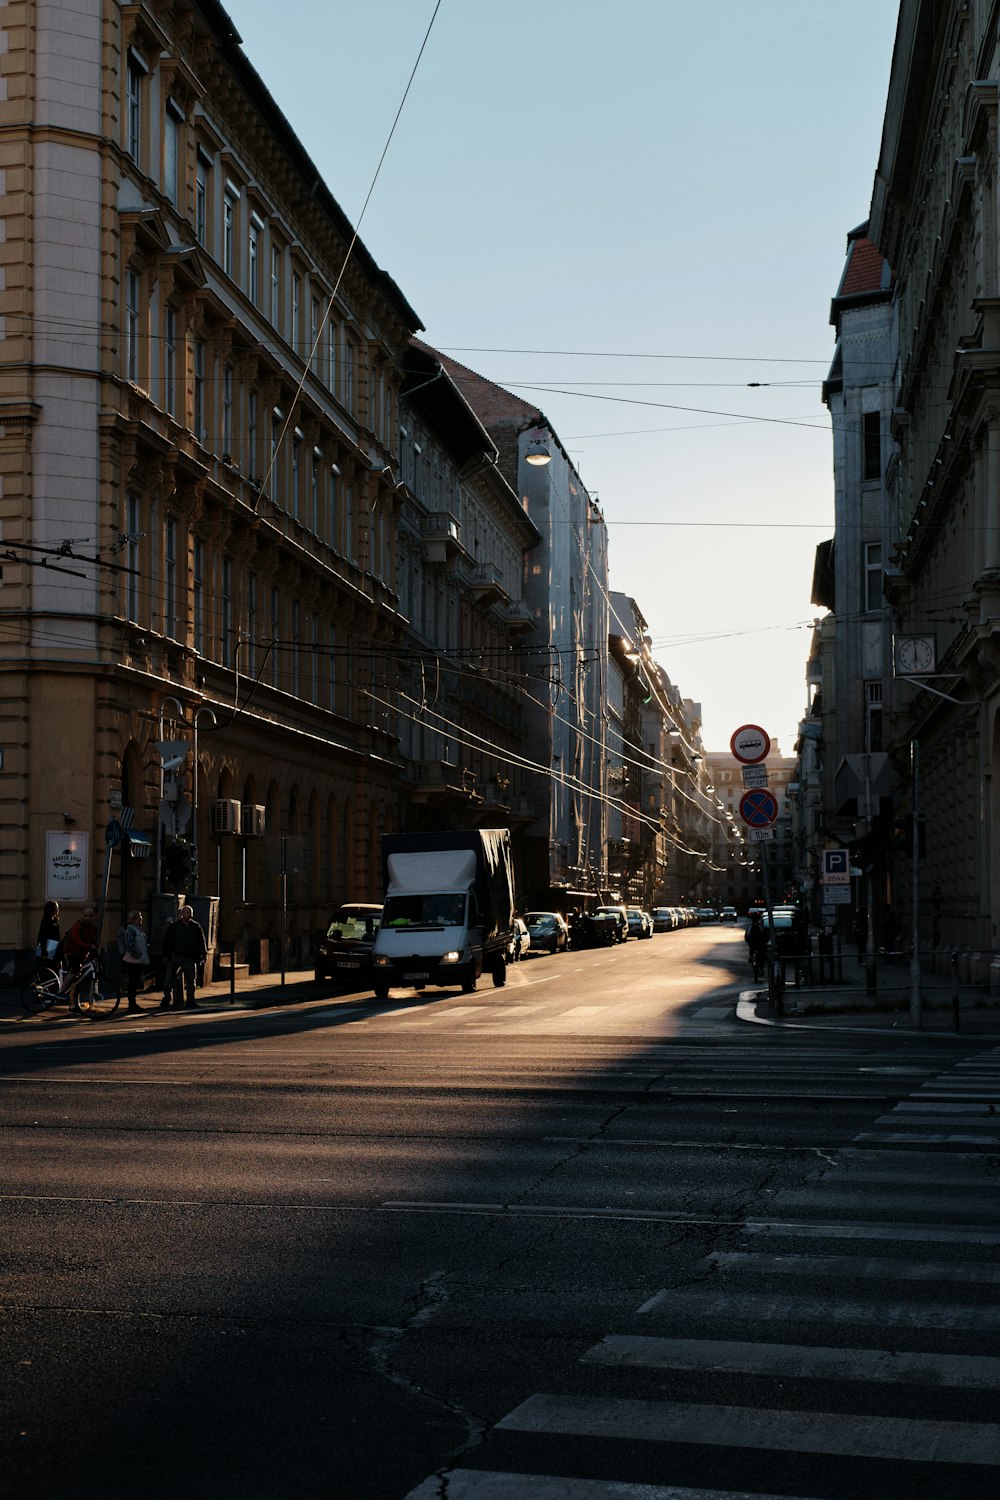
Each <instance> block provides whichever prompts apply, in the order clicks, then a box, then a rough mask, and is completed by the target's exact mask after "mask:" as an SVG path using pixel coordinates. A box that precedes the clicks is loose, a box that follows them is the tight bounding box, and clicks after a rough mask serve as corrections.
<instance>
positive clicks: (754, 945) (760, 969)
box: [744, 911, 767, 979]
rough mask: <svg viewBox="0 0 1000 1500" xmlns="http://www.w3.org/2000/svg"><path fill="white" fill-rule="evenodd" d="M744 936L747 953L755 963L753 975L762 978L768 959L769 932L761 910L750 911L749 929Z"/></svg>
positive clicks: (753, 963) (755, 977)
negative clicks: (761, 916) (762, 919)
mask: <svg viewBox="0 0 1000 1500" xmlns="http://www.w3.org/2000/svg"><path fill="white" fill-rule="evenodd" d="M744 936H745V938H746V944H747V953H748V954H749V956H750V962H751V964H752V965H753V977H754V979H760V978H762V977H763V973H764V964H765V963H766V961H767V933H766V932H765V930H764V924H763V922H762V921H761V919H760V912H759V911H752V912H751V913H750V921H749V922H748V923H747V930H746V932H745V934H744Z"/></svg>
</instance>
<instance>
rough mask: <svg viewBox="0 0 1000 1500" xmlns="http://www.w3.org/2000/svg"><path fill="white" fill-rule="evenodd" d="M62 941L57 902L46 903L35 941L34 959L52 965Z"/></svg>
mask: <svg viewBox="0 0 1000 1500" xmlns="http://www.w3.org/2000/svg"><path fill="white" fill-rule="evenodd" d="M61 941H62V939H61V937H60V933H59V902H58V901H46V903H45V907H44V909H43V911H42V920H41V921H40V922H39V924H38V937H37V938H36V939H35V957H36V958H40V959H43V960H44V959H48V960H49V962H50V963H54V962H55V959H56V955H57V954H58V952H59V945H60V942H61Z"/></svg>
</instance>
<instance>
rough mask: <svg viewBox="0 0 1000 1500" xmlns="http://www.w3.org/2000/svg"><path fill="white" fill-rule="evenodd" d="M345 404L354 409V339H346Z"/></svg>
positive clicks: (348, 408) (351, 409) (350, 409)
mask: <svg viewBox="0 0 1000 1500" xmlns="http://www.w3.org/2000/svg"><path fill="white" fill-rule="evenodd" d="M344 405H345V406H346V407H347V410H348V411H353V410H354V340H353V339H351V338H345V340H344Z"/></svg>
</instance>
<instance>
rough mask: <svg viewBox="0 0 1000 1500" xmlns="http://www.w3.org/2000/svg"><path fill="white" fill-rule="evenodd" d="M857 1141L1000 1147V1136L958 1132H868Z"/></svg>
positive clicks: (856, 1137) (858, 1136) (908, 1144)
mask: <svg viewBox="0 0 1000 1500" xmlns="http://www.w3.org/2000/svg"><path fill="white" fill-rule="evenodd" d="M854 1139H855V1141H881V1142H883V1143H884V1142H886V1141H898V1142H899V1144H900V1145H901V1146H902V1145H907V1146H912V1145H915V1144H917V1142H920V1143H921V1144H923V1145H925V1146H927V1145H935V1146H1000V1135H986V1134H985V1133H984V1134H983V1135H959V1134H958V1132H957V1131H954V1132H952V1133H951V1134H950V1135H945V1134H943V1132H941V1131H932V1130H879V1131H873V1130H866V1131H864V1132H863V1133H862V1134H861V1135H856V1136H855V1137H854Z"/></svg>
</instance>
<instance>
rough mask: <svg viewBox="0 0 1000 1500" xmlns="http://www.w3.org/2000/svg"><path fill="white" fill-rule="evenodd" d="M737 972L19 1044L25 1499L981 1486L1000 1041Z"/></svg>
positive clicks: (735, 937) (14, 1380)
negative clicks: (747, 1007) (900, 1030)
mask: <svg viewBox="0 0 1000 1500" xmlns="http://www.w3.org/2000/svg"><path fill="white" fill-rule="evenodd" d="M745 974H746V966H745V961H744V951H743V944H742V935H741V933H740V932H738V931H736V930H735V929H723V928H704V929H696V930H691V931H687V932H681V933H673V934H663V935H658V936H657V937H655V938H654V939H653V940H652V941H650V942H635V941H631V942H629V943H628V944H627V945H625V946H624V947H620V948H615V949H611V950H600V951H597V952H593V953H584V954H576V953H570V954H567V955H559V956H556V957H547V956H546V957H537V958H531V957H529V958H528V959H527V960H526V961H525V962H523V963H522V964H520V965H518V966H516V968H514V969H513V970H512V971H511V974H510V981H509V983H508V985H507V986H506V987H505V988H504V989H503V990H502V991H495V990H494V989H493V988H492V987H491V986H489V985H487V986H485V987H483V986H481V987H480V989H479V990H478V991H477V992H476V994H474V995H461V994H459V993H457V992H445V991H428V992H426V994H424V995H416V994H415V993H413V992H410V993H407V992H405V991H394V992H393V995H392V996H391V998H390V1000H389V1001H388V1002H387V1003H385V1004H378V1003H377V1002H374V1001H373V1000H372V999H371V997H370V996H365V995H359V996H344V997H336V998H331V997H328V998H322V997H321V998H317V999H316V1000H314V1001H312V1002H310V1003H307V1004H303V1005H296V1006H294V1007H291V1008H284V1009H275V1010H272V1011H263V1012H259V1013H250V1012H240V1013H239V1014H234V1015H232V1016H225V1017H222V1018H220V1017H217V1016H210V1015H195V1016H192V1017H191V1018H190V1019H188V1018H187V1017H185V1018H184V1020H183V1021H181V1020H180V1019H179V1018H173V1019H172V1020H171V1022H170V1024H169V1026H165V1025H163V1024H162V1022H157V1021H154V1020H150V1022H149V1023H148V1024H147V1023H145V1022H142V1021H140V1022H138V1023H137V1022H134V1021H133V1022H130V1023H124V1022H123V1023H119V1022H118V1021H113V1022H109V1023H107V1024H106V1025H103V1026H100V1027H94V1026H81V1027H80V1028H78V1029H77V1030H74V1031H73V1032H72V1033H71V1032H70V1031H63V1032H61V1033H59V1034H58V1035H57V1036H50V1037H44V1036H40V1035H37V1034H35V1033H32V1034H30V1035H29V1034H25V1033H24V1032H23V1031H22V1032H20V1033H19V1034H17V1035H13V1036H8V1037H4V1038H3V1039H0V1070H2V1073H0V1123H2V1127H3V1137H2V1138H3V1158H2V1159H3V1162H4V1174H3V1184H2V1194H0V1267H2V1287H3V1291H2V1306H3V1319H2V1328H0V1358H2V1369H3V1372H4V1379H3V1392H2V1398H0V1399H2V1410H0V1494H2V1495H4V1496H7V1495H10V1496H11V1497H14V1496H17V1497H19V1500H33V1497H45V1500H98V1497H100V1500H122V1497H129V1500H131V1497H143V1500H147V1497H148V1500H168V1497H169V1500H174V1497H178V1500H180V1497H186V1500H187V1497H189V1500H201V1497H205V1500H208V1497H212V1500H229V1497H233V1500H235V1497H240V1500H274V1497H279V1496H280V1497H284V1496H293V1495H294V1496H296V1497H324V1500H328V1497H335V1500H404V1497H407V1496H412V1497H414V1500H416V1497H419V1500H431V1497H437V1496H442V1497H447V1500H611V1497H614V1500H666V1497H668V1496H669V1497H671V1500H673V1497H676V1496H678V1495H681V1494H684V1493H685V1492H686V1491H687V1492H689V1491H696V1492H699V1493H701V1494H702V1495H703V1496H707V1495H708V1494H711V1495H713V1496H714V1495H719V1494H727V1495H740V1496H746V1495H753V1496H766V1495H783V1496H789V1497H790V1496H799V1497H807V1500H808V1497H813V1500H834V1497H840V1496H850V1497H851V1500H867V1497H872V1500H874V1497H876V1496H878V1497H879V1500H884V1496H885V1495H886V1494H891V1495H896V1494H899V1495H906V1496H907V1497H908V1500H909V1497H915V1500H921V1497H931V1496H948V1497H951V1496H954V1495H958V1494H961V1495H962V1496H963V1497H973V1500H976V1497H979V1496H986V1495H987V1494H989V1495H990V1496H991V1497H992V1496H993V1495H994V1494H995V1493H996V1487H997V1479H998V1473H997V1470H998V1467H1000V1429H998V1427H997V1425H996V1410H997V1391H998V1388H1000V1360H998V1359H997V1357H996V1354H997V1349H998V1342H1000V1341H998V1332H1000V1327H998V1324H1000V1314H998V1313H997V1311H996V1306H997V1299H996V1285H997V1282H998V1280H1000V1272H998V1271H997V1270H996V1252H997V1247H998V1245H1000V1209H998V1206H997V1202H996V1171H997V1165H998V1162H1000V1127H998V1126H997V1125H995V1124H994V1123H993V1121H994V1118H995V1116H996V1112H997V1109H998V1107H1000V1049H996V1048H995V1047H994V1046H993V1045H992V1044H988V1043H976V1042H975V1041H974V1040H972V1039H967V1038H955V1039H954V1040H952V1039H949V1038H941V1037H938V1038H933V1039H932V1038H929V1037H920V1036H912V1035H908V1036H900V1037H898V1038H896V1037H886V1036H879V1037H876V1036H865V1035H860V1036H850V1035H843V1036H842V1035H830V1034H828V1033H823V1034H820V1033H812V1034H810V1033H794V1034H789V1033H780V1034H779V1033H775V1032H773V1031H767V1030H763V1029H760V1028H757V1027H753V1026H746V1025H739V1024H738V1023H737V1022H736V1021H735V1018H734V1014H733V1011H734V1006H735V1000H736V995H737V992H738V989H739V985H740V984H741V983H742V982H744V981H745ZM643 1486H645V1487H646V1488H643Z"/></svg>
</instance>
